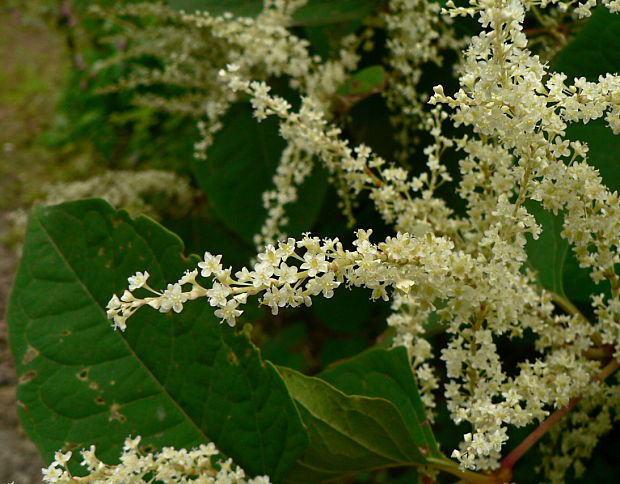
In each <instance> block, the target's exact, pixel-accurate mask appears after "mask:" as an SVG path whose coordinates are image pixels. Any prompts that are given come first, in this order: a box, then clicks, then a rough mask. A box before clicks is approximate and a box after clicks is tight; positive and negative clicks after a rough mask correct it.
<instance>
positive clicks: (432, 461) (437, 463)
mask: <svg viewBox="0 0 620 484" xmlns="http://www.w3.org/2000/svg"><path fill="white" fill-rule="evenodd" d="M426 461H427V464H428V465H430V466H431V467H434V468H435V469H439V470H441V471H444V472H448V473H449V474H452V475H453V476H457V477H460V478H461V480H463V481H464V482H467V483H470V484H498V481H497V479H496V477H495V476H493V475H489V474H479V473H477V472H472V471H464V470H462V469H460V468H459V466H458V464H457V463H456V462H454V461H452V460H449V459H438V458H436V457H429V458H427V460H426Z"/></svg>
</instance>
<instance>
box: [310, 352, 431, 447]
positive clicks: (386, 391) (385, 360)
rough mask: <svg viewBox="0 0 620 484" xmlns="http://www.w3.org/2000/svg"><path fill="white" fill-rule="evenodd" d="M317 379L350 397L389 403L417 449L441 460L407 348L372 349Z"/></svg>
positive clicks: (338, 365)
mask: <svg viewBox="0 0 620 484" xmlns="http://www.w3.org/2000/svg"><path fill="white" fill-rule="evenodd" d="M318 376H319V378H321V379H323V380H325V381H327V382H329V383H331V384H332V385H334V386H335V387H336V388H338V389H339V390H340V391H342V392H344V393H346V394H347V395H364V396H367V397H380V398H385V399H387V400H389V401H390V402H392V403H393V404H394V405H395V406H396V408H398V410H399V412H400V413H401V415H402V416H403V419H404V421H405V426H406V428H407V429H408V430H409V434H410V435H411V438H412V439H413V441H414V442H415V443H416V445H417V446H418V448H420V449H425V450H424V451H423V453H424V454H425V455H430V456H433V457H442V454H441V452H440V451H439V447H438V445H437V442H436V440H435V437H434V436H433V432H432V430H431V426H430V421H429V420H428V419H427V417H426V412H425V410H424V404H423V403H422V400H421V398H420V392H419V391H418V386H417V383H416V381H415V378H414V376H413V372H412V370H411V365H410V364H409V359H408V357H407V351H406V350H405V348H403V347H397V348H393V349H390V350H385V349H371V350H368V351H365V352H364V353H361V354H359V355H357V356H355V357H354V358H351V359H348V360H345V361H343V362H341V363H339V364H336V365H334V366H332V367H330V368H328V369H327V370H325V371H324V372H322V373H321V374H319V375H318Z"/></svg>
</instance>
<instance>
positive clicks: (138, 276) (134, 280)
mask: <svg viewBox="0 0 620 484" xmlns="http://www.w3.org/2000/svg"><path fill="white" fill-rule="evenodd" d="M148 278H149V273H148V272H147V271H144V272H136V273H135V274H134V275H133V276H131V277H128V278H127V281H128V282H129V290H130V291H133V290H135V289H139V288H141V287H144V286H145V284H146V281H147V280H148Z"/></svg>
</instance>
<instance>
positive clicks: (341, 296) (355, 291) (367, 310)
mask: <svg viewBox="0 0 620 484" xmlns="http://www.w3.org/2000/svg"><path fill="white" fill-rule="evenodd" d="M374 304H375V302H374V301H371V300H370V292H369V291H368V290H367V289H364V288H360V287H353V288H351V289H347V290H342V291H336V292H335V293H334V297H332V298H330V299H325V298H317V299H316V301H314V302H313V303H312V308H313V310H314V314H315V315H316V316H317V317H318V318H319V319H320V320H321V321H322V322H323V324H325V326H327V327H328V328H330V329H333V330H337V331H342V332H344V333H356V332H358V331H359V330H360V329H361V328H362V325H363V324H364V323H365V322H366V321H367V320H368V318H369V317H370V316H371V315H372V313H373V306H374Z"/></svg>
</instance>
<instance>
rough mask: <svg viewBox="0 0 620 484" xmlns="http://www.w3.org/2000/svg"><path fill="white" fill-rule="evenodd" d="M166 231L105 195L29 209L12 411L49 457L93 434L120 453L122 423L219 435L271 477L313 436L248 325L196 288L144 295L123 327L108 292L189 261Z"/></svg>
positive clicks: (107, 453) (13, 331) (16, 292)
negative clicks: (219, 313) (155, 301)
mask: <svg viewBox="0 0 620 484" xmlns="http://www.w3.org/2000/svg"><path fill="white" fill-rule="evenodd" d="M182 252H183V246H182V243H181V241H180V239H178V238H177V237H176V236H175V235H174V234H172V233H171V232H169V231H167V230H166V229H164V228H163V227H161V226H160V225H158V224H156V223H155V222H153V221H152V220H150V219H147V218H145V217H141V218H138V219H135V220H133V219H131V218H130V217H129V216H128V215H127V213H126V212H125V211H118V212H117V211H115V210H114V209H113V208H112V207H110V206H109V205H108V204H107V203H106V202H104V201H102V200H84V201H79V202H71V203H66V204H62V205H59V206H56V207H45V208H38V209H35V210H34V211H33V213H32V215H31V217H30V223H29V226H28V232H27V235H26V242H25V246H24V253H23V258H22V261H21V265H20V268H19V271H18V275H17V279H16V281H15V285H14V288H13V293H12V296H11V302H10V308H9V331H10V333H9V335H10V342H11V348H12V350H13V354H14V355H15V359H16V363H17V372H18V375H19V378H20V385H19V388H18V399H19V401H20V417H21V419H22V422H23V425H24V428H25V429H26V431H27V433H28V434H29V436H30V437H31V438H32V440H34V441H35V443H36V444H37V445H38V447H39V449H40V451H41V453H42V455H43V457H44V459H45V460H46V461H50V460H51V458H52V456H53V453H54V451H55V450H57V449H59V448H64V449H78V448H82V447H85V446H89V445H91V444H95V445H96V446H97V452H98V455H99V457H100V458H101V459H102V460H104V461H107V462H113V461H115V460H116V459H117V457H118V454H119V450H120V446H121V444H122V442H123V440H124V439H125V437H127V436H128V435H134V436H135V435H142V436H143V442H144V444H145V445H149V446H154V447H156V448H161V447H162V446H176V447H185V448H188V447H191V446H195V445H197V444H200V443H203V442H207V441H213V442H215V444H216V445H217V446H218V447H219V448H220V450H221V451H222V452H224V453H225V454H227V455H229V456H231V457H233V458H234V459H235V460H236V461H237V463H238V464H239V465H241V466H242V467H243V468H245V469H246V470H247V471H248V473H249V474H252V475H256V474H266V473H269V474H270V475H271V476H272V477H273V480H274V481H276V482H278V481H279V480H280V479H281V476H282V475H283V474H284V473H285V472H286V471H287V469H288V468H289V467H290V466H291V464H292V463H293V462H294V461H295V460H296V458H297V456H298V455H299V454H300V453H301V452H302V451H303V450H304V448H305V447H306V443H307V437H306V433H305V431H304V429H303V426H302V424H301V421H300V418H299V415H298V413H297V411H296V409H295V406H294V404H293V402H292V401H291V398H290V396H289V395H288V393H287V390H286V387H285V386H284V384H283V382H282V380H281V378H280V376H279V375H278V373H277V371H276V370H275V368H274V367H273V365H271V363H269V362H264V361H262V359H261V357H260V354H259V352H258V350H257V349H256V348H255V347H254V346H253V345H252V343H251V342H250V341H249V338H248V335H247V334H246V333H240V334H237V333H236V332H235V331H234V330H233V329H231V328H229V327H227V326H226V325H224V326H222V325H220V324H219V322H218V321H217V320H216V318H215V317H214V316H213V314H212V309H211V308H210V307H209V306H208V305H205V304H200V303H199V302H194V303H189V304H187V305H186V308H185V310H184V311H183V313H182V314H178V315H177V314H175V315H168V314H161V313H158V312H156V311H154V310H150V309H142V310H140V311H138V312H137V313H136V314H135V315H134V316H133V317H132V319H131V320H130V322H129V325H128V329H127V331H126V332H125V333H121V332H115V331H113V330H112V328H111V326H110V324H109V322H108V321H107V319H106V314H105V306H106V304H107V301H108V300H109V298H110V296H111V295H112V294H113V293H119V292H122V291H123V289H124V288H125V287H126V285H127V276H128V275H132V274H133V273H135V272H136V271H138V270H140V271H144V270H147V271H148V272H149V273H150V274H151V280H150V281H149V282H150V284H151V286H153V287H156V288H161V287H162V286H163V285H164V283H165V281H174V280H177V279H178V277H179V276H180V275H182V274H183V272H184V271H185V270H186V269H189V268H192V267H194V266H195V264H196V262H197V260H198V258H197V257H196V256H191V257H187V258H186V257H184V256H183V255H182Z"/></svg>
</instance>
